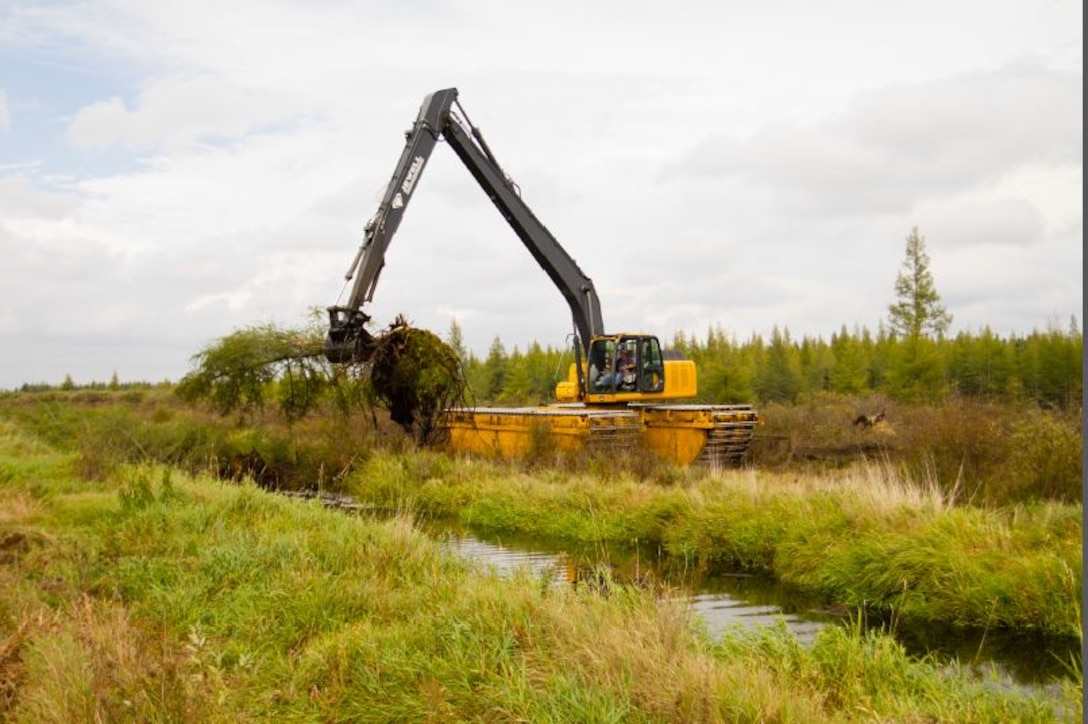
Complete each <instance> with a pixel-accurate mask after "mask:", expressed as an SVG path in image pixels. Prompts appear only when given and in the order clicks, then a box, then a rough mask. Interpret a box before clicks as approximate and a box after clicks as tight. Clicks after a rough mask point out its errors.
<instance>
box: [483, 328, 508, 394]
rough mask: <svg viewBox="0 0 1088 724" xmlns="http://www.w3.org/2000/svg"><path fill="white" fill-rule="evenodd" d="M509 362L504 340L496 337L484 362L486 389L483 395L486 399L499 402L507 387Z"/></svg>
mask: <svg viewBox="0 0 1088 724" xmlns="http://www.w3.org/2000/svg"><path fill="white" fill-rule="evenodd" d="M507 365H508V360H507V357H506V348H505V347H503V344H502V340H501V339H499V338H498V337H495V339H494V341H492V342H491V349H489V350H488V352H487V360H486V361H485V362H484V377H485V382H484V384H485V388H484V389H483V395H484V397H485V398H486V399H488V400H491V401H494V400H498V399H499V397H500V396H501V395H502V393H503V390H504V388H505V386H506V373H507Z"/></svg>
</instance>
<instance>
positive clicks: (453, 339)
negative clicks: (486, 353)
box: [446, 319, 469, 365]
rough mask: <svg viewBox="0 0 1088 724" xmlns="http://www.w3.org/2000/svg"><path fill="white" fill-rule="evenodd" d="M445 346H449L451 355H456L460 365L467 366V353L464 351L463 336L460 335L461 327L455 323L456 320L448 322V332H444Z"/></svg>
mask: <svg viewBox="0 0 1088 724" xmlns="http://www.w3.org/2000/svg"><path fill="white" fill-rule="evenodd" d="M446 344H448V345H449V346H450V349H452V350H453V353H454V354H456V355H457V359H459V360H461V364H462V365H467V364H468V360H469V352H468V350H467V349H465V340H464V336H463V335H462V334H461V325H460V324H458V323H457V320H456V319H451V320H450V328H449V331H447V332H446Z"/></svg>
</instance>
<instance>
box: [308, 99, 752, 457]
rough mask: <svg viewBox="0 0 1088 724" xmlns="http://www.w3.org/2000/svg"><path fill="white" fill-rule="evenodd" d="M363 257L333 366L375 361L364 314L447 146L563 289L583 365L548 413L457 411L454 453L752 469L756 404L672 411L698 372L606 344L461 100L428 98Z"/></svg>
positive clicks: (559, 253) (569, 273) (633, 346)
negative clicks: (608, 455) (603, 456)
mask: <svg viewBox="0 0 1088 724" xmlns="http://www.w3.org/2000/svg"><path fill="white" fill-rule="evenodd" d="M406 138H407V142H406V144H405V148H404V152H403V153H402V154H401V157H400V160H399V162H398V163H397V167H396V170H395V171H394V173H393V177H392V179H391V180H390V182H389V185H388V186H387V187H386V190H385V194H384V195H383V197H382V200H381V203H380V204H379V206H378V211H377V213H376V214H375V215H374V216H373V217H372V218H371V219H370V221H369V222H368V223H367V225H366V229H365V233H364V239H363V243H362V246H361V247H360V249H359V252H358V254H356V256H355V259H354V260H353V262H352V265H351V268H350V269H349V271H348V274H347V278H348V279H351V278H352V277H353V276H354V277H355V282H354V285H353V287H352V292H351V297H350V299H349V300H348V302H347V303H346V304H345V305H342V306H333V307H329V310H328V311H329V331H328V335H327V336H326V339H325V354H326V356H327V357H328V359H329V360H330V361H332V362H334V363H352V362H355V363H358V362H365V361H366V360H367V359H369V358H370V355H371V352H372V350H373V337H372V336H371V335H370V333H369V332H368V331H367V330H366V324H367V323H368V322H369V321H370V316H369V315H368V314H367V313H366V311H365V307H366V305H367V304H368V303H369V302H370V301H371V299H372V298H373V295H374V288H375V286H376V284H377V281H378V275H379V274H380V272H381V270H382V267H383V266H384V264H385V251H386V249H387V248H388V246H389V242H390V241H391V240H392V238H393V235H394V234H395V233H396V230H397V226H398V225H399V224H400V220H401V217H402V216H403V214H404V211H405V208H406V207H407V205H408V202H409V201H410V200H411V198H412V194H413V191H414V190H415V188H416V186H417V184H418V182H419V178H420V175H421V174H422V173H423V168H424V166H425V165H426V164H427V160H428V159H429V158H430V155H431V152H432V151H433V150H434V147H435V144H436V143H437V142H438V141H439V140H440V139H444V140H445V141H446V143H447V144H449V146H450V148H452V149H453V151H454V152H455V153H456V154H457V156H458V157H459V158H460V159H461V161H462V162H463V163H464V164H465V166H466V167H467V168H468V170H469V172H470V173H471V174H472V176H473V177H474V178H475V179H476V181H477V182H478V183H479V184H480V186H481V187H482V188H483V190H484V192H485V193H486V194H487V195H488V197H489V198H490V199H491V201H492V202H493V203H494V204H495V206H496V207H497V208H498V209H499V212H500V213H501V214H502V215H503V218H505V219H506V221H507V222H508V223H509V224H510V226H511V227H512V228H513V230H514V232H515V233H516V234H517V236H518V238H520V239H521V241H522V243H523V244H525V247H526V248H527V249H528V250H529V253H530V254H532V255H533V258H534V259H536V261H537V262H538V263H539V264H540V266H541V267H542V268H543V269H544V271H545V272H546V273H547V275H548V276H549V277H550V278H551V280H552V282H553V283H554V284H555V285H556V287H558V289H559V291H560V292H561V293H562V294H563V296H564V298H565V299H566V300H567V303H568V305H569V306H570V309H571V313H572V315H573V322H574V345H573V347H574V350H573V352H574V362H573V363H572V364H571V366H570V372H569V375H568V378H567V379H566V380H563V381H561V382H559V384H558V385H557V386H556V399H557V402H556V403H553V404H548V405H542V406H539V407H510V408H507V407H474V408H456V409H450V410H447V411H446V413H445V414H444V416H443V421H442V425H443V426H444V427H446V428H447V430H448V432H449V444H450V446H451V447H452V448H453V449H454V450H460V451H468V452H475V453H484V454H493V455H499V456H502V457H506V458H515V457H518V456H519V455H521V454H524V453H525V452H527V451H528V450H530V449H531V447H532V445H534V444H535V442H534V441H535V440H537V439H538V438H537V436H539V435H540V434H541V433H544V434H546V435H548V436H549V438H550V440H551V441H552V442H551V444H552V445H553V446H554V447H555V448H556V449H558V450H565V451H578V450H585V449H612V450H624V449H632V448H633V447H634V446H636V445H640V444H642V445H645V446H647V447H649V448H650V449H651V450H653V451H654V452H655V453H656V454H657V455H658V456H660V457H661V458H662V459H664V460H667V461H671V462H675V463H679V464H681V465H689V464H692V463H705V464H709V465H728V464H736V463H739V462H740V461H742V460H743V458H744V456H745V453H746V452H747V451H748V448H749V446H750V445H751V441H752V434H753V430H754V428H755V426H756V425H757V424H758V422H759V418H758V415H757V414H756V412H755V410H753V409H752V407H751V406H750V405H705V404H663V403H664V402H665V401H667V400H681V399H685V398H688V399H690V398H692V397H694V396H695V393H696V372H695V363H694V362H692V361H690V360H685V359H681V358H678V357H679V355H677V354H675V353H670V352H669V351H667V350H663V349H662V348H661V345H660V343H659V342H658V339H657V337H654V336H653V335H649V334H642V333H621V334H606V333H605V330H604V322H603V318H602V315H601V305H600V301H599V300H598V298H597V292H596V290H595V289H594V286H593V282H592V281H591V280H590V279H589V277H587V276H586V275H585V274H584V273H583V272H582V270H581V269H580V268H579V267H578V265H577V264H576V263H575V261H574V259H572V258H571V256H570V255H569V254H568V253H567V252H566V251H565V250H564V249H563V247H561V246H560V245H559V242H558V241H556V239H555V237H554V236H552V234H551V233H550V232H549V231H548V229H547V228H545V226H544V225H543V224H542V223H541V222H540V221H539V220H538V219H537V218H536V216H535V215H534V214H533V212H532V211H531V210H530V209H529V207H528V206H526V205H525V202H524V201H522V199H521V194H520V190H519V189H518V187H517V185H516V184H514V182H513V181H512V180H511V179H510V177H509V176H507V175H506V173H505V172H504V171H503V170H502V168H501V167H500V166H499V163H498V161H496V159H495V156H494V154H493V153H492V152H491V149H490V148H488V146H487V143H486V142H485V141H484V139H483V136H482V135H481V134H480V131H479V129H478V128H476V127H475V126H473V125H472V124H471V122H470V121H469V120H468V115H467V114H466V113H465V111H464V109H463V108H462V107H461V105H460V103H459V102H458V100H457V89H456V88H447V89H444V90H439V91H436V92H434V93H431V94H430V95H428V96H427V97H426V98H425V99H424V101H423V105H422V106H421V107H420V110H419V115H418V117H417V118H416V121H415V123H414V124H413V126H412V128H411V129H410V130H409V131H408V132H407V133H406Z"/></svg>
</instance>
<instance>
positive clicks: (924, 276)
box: [888, 226, 952, 340]
mask: <svg viewBox="0 0 1088 724" xmlns="http://www.w3.org/2000/svg"><path fill="white" fill-rule="evenodd" d="M895 296H896V302H895V304H890V305H888V312H889V318H888V321H889V322H890V323H891V327H892V332H893V333H895V334H897V335H900V336H902V337H905V338H906V339H909V340H916V339H918V338H919V337H922V336H925V335H927V334H929V333H933V334H936V335H937V336H938V337H941V336H943V335H944V333H945V330H947V329H948V325H950V324H951V323H952V315H951V314H949V313H948V311H947V310H946V309H945V308H944V307H943V306H942V305H941V297H940V295H939V294H937V287H936V285H935V284H934V283H933V274H932V273H931V272H930V271H929V255H928V254H926V238H925V237H924V236H922V235H921V234H919V233H918V227H917V226H915V227H914V228H913V229H912V230H911V232H910V236H908V237H907V251H906V257H905V258H904V259H903V266H902V269H900V271H899V275H898V276H897V277H896V279H895Z"/></svg>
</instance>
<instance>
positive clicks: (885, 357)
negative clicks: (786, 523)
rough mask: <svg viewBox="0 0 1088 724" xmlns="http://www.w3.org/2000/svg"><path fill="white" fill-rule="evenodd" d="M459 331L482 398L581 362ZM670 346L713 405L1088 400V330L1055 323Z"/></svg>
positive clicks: (506, 395)
mask: <svg viewBox="0 0 1088 724" xmlns="http://www.w3.org/2000/svg"><path fill="white" fill-rule="evenodd" d="M460 339H461V337H460V330H459V329H458V328H457V326H456V324H455V325H453V326H451V328H450V333H449V336H448V341H449V342H450V344H451V345H453V347H454V348H455V349H456V350H457V351H458V353H459V354H460V355H461V358H462V360H463V361H464V364H465V370H466V376H467V378H468V381H469V386H470V388H471V390H472V392H473V394H474V396H475V399H476V401H477V402H485V403H500V404H501V403H509V404H524V403H537V402H547V401H549V400H551V399H552V398H553V395H554V388H555V384H556V382H557V381H558V380H559V379H564V378H565V377H566V375H567V371H568V368H569V366H570V364H571V361H572V354H571V352H569V351H567V350H556V349H553V348H551V347H546V348H545V347H541V346H540V345H539V344H537V343H535V342H534V343H532V344H530V345H529V347H528V349H526V350H525V351H524V352H523V351H521V350H519V349H518V348H516V347H515V348H514V350H513V352H510V353H507V352H506V350H505V347H504V346H503V343H502V341H501V340H500V339H499V338H496V339H495V340H494V342H492V344H491V348H490V350H489V352H488V355H487V357H486V358H484V359H480V358H478V357H476V356H475V355H472V354H471V353H467V352H466V351H465V350H464V347H463V346H462V344H461V341H460ZM671 347H672V348H673V349H676V350H678V351H680V352H682V353H683V354H684V355H685V356H686V357H687V358H689V359H692V360H694V361H695V363H696V365H697V367H698V371H699V395H698V399H699V400H700V401H704V402H719V403H732V402H758V403H768V402H783V403H789V402H795V401H797V400H798V398H800V397H802V396H804V395H809V394H813V393H817V392H836V393H841V394H848V395H867V394H874V393H876V394H883V395H887V396H888V397H889V398H892V399H896V400H902V401H910V402H922V401H926V402H932V401H939V400H941V399H944V398H946V397H949V396H964V397H972V398H981V399H990V400H1000V401H1026V402H1036V403H1038V404H1040V405H1042V406H1045V407H1051V406H1053V407H1063V408H1065V407H1069V406H1075V405H1078V404H1080V400H1081V395H1082V390H1083V381H1082V361H1081V360H1082V355H1083V351H1084V336H1083V334H1082V333H1081V331H1080V329H1079V328H1078V326H1077V322H1076V319H1073V320H1071V322H1070V324H1069V328H1068V329H1065V330H1062V329H1058V328H1056V327H1051V328H1049V329H1047V330H1046V331H1033V332H1031V333H1030V334H1027V335H1023V336H1020V335H1012V336H1009V337H1001V336H998V335H997V334H995V333H994V332H993V331H991V330H990V329H989V328H988V327H984V328H983V329H982V330H981V331H979V332H961V333H959V334H957V335H955V336H954V337H943V338H939V339H931V338H929V337H923V336H919V337H915V338H904V337H901V336H897V335H894V334H891V333H889V332H888V331H886V330H885V329H884V328H883V327H882V328H881V329H879V330H878V331H877V333H875V334H873V333H872V332H870V331H869V330H867V329H864V328H855V329H854V330H852V331H851V330H848V329H847V328H846V327H845V326H844V327H843V328H842V329H841V330H840V331H839V332H838V333H837V334H833V335H832V336H831V339H830V341H827V340H824V339H822V338H812V337H807V336H806V337H803V338H801V339H800V340H797V339H794V338H793V337H792V336H791V335H790V333H789V331H788V330H781V331H780V330H778V329H777V328H776V329H775V330H774V331H773V333H772V334H771V338H770V340H766V339H764V338H762V337H760V336H756V335H753V336H752V337H750V338H748V339H747V340H744V341H738V340H736V339H735V338H734V337H733V336H731V335H729V334H727V333H726V332H725V331H724V330H723V329H722V328H721V327H714V328H711V329H710V330H708V332H707V333H706V335H705V337H703V338H701V339H700V338H699V337H697V336H696V335H694V334H692V335H684V334H682V333H681V334H678V335H677V336H676V337H675V338H674V339H673V340H672V342H671Z"/></svg>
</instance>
